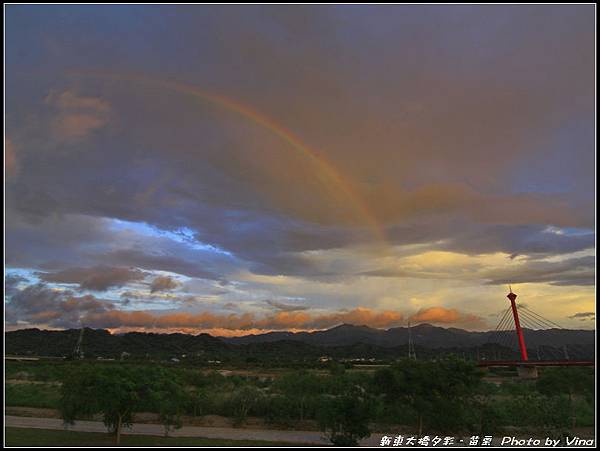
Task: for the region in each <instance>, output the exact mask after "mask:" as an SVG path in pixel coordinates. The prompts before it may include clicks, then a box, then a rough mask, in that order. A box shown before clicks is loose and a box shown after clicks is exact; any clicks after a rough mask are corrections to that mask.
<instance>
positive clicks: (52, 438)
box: [5, 427, 299, 446]
mask: <svg viewBox="0 0 600 451" xmlns="http://www.w3.org/2000/svg"><path fill="white" fill-rule="evenodd" d="M5 440H6V442H5V445H6V446H113V445H114V444H115V438H114V436H112V435H110V434H101V433H98V432H74V431H55V430H49V429H30V428H12V427H7V428H5ZM121 445H122V446H299V444H298V443H287V442H267V441H258V440H224V439H209V438H196V437H157V436H151V435H130V434H124V435H122V436H121Z"/></svg>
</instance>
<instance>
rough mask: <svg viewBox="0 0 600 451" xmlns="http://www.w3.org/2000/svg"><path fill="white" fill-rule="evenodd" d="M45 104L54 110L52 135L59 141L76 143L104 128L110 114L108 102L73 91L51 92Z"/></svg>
mask: <svg viewBox="0 0 600 451" xmlns="http://www.w3.org/2000/svg"><path fill="white" fill-rule="evenodd" d="M45 103H46V104H47V105H49V106H51V107H52V108H54V110H55V113H56V116H55V117H54V119H53V128H54V133H55V135H56V136H57V138H58V139H59V140H61V141H67V142H68V141H71V142H78V141H81V140H83V139H84V138H86V137H88V136H89V135H90V134H91V133H92V132H94V131H95V130H98V129H100V128H102V127H104V126H105V125H106V124H107V122H108V119H109V115H110V112H111V108H110V105H109V104H108V102H106V101H104V100H102V99H100V98H97V97H85V96H81V95H79V94H77V93H76V92H75V91H73V90H66V91H62V92H58V91H56V90H51V91H50V93H49V94H48V96H47V97H46V99H45Z"/></svg>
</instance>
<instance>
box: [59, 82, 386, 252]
mask: <svg viewBox="0 0 600 451" xmlns="http://www.w3.org/2000/svg"><path fill="white" fill-rule="evenodd" d="M69 75H73V76H83V77H93V78H102V79H110V80H117V81H126V82H132V83H140V84H146V85H152V86H159V87H162V88H165V89H169V90H172V91H175V92H179V93H182V94H186V95H190V96H193V97H196V98H199V99H201V100H203V101H206V102H209V103H211V104H213V105H216V106H218V107H221V108H224V109H225V110H227V111H230V112H233V113H236V114H238V115H240V116H242V117H244V118H246V119H247V120H249V121H251V122H253V123H254V124H256V125H259V126H261V127H263V128H265V129H267V130H269V131H270V132H271V133H273V134H274V135H276V136H278V137H279V138H281V140H282V141H284V142H286V143H287V144H288V145H289V148H290V149H293V150H296V151H297V152H299V153H300V154H301V155H303V156H304V157H305V158H307V159H308V160H309V161H310V163H311V164H312V165H313V166H314V167H315V168H318V170H319V171H320V172H321V175H322V176H323V178H324V179H325V180H327V181H328V182H329V183H330V184H331V185H333V186H334V187H335V190H336V191H337V192H338V193H339V194H340V195H341V196H342V197H343V198H345V199H346V200H347V201H348V202H349V204H350V205H351V206H352V209H353V210H354V214H355V215H356V216H357V219H360V223H361V224H364V225H366V226H368V227H369V228H370V229H371V230H372V233H373V236H374V237H375V238H376V240H377V241H378V242H379V243H380V244H383V243H385V241H386V239H385V233H384V231H383V229H382V227H381V226H380V224H379V222H378V221H377V219H376V218H375V216H374V215H373V213H372V212H371V211H370V209H369V208H368V207H367V205H366V204H365V202H364V200H363V199H362V198H361V197H360V196H359V195H358V194H357V193H356V192H355V191H354V189H353V188H352V186H351V185H350V183H349V182H348V181H347V180H346V178H345V177H344V176H343V175H342V174H340V172H339V171H338V170H336V168H335V166H333V165H332V164H331V163H330V162H329V161H328V160H327V159H326V158H325V157H324V156H323V155H321V154H320V153H318V152H317V151H315V150H314V149H311V148H310V147H308V146H307V145H306V144H304V143H303V142H302V141H301V140H300V138H298V137H297V136H296V135H295V134H294V133H292V132H291V131H290V130H288V129H286V128H285V127H283V126H282V125H280V124H278V123H277V122H275V121H274V120H272V119H271V118H269V117H267V116H265V115H264V114H262V113H260V112H258V111H256V110H254V109H252V108H251V107H249V106H247V105H244V104H242V103H240V102H237V101H235V100H233V99H230V98H228V97H225V96H222V95H220V94H215V93H212V92H209V91H205V90H203V89H201V88H198V87H196V86H193V85H188V84H185V83H180V82H176V81H170V80H161V79H155V78H149V77H146V76H142V75H131V74H114V73H107V72H80V71H76V72H70V73H69ZM320 180H321V181H322V180H323V179H321V178H320Z"/></svg>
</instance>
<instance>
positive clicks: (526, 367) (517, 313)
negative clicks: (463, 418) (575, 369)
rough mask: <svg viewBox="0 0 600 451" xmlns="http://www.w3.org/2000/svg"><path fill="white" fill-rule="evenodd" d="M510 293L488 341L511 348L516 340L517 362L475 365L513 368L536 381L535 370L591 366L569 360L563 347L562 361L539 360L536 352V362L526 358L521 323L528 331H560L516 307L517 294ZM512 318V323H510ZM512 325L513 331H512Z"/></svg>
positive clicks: (554, 324)
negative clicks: (539, 368)
mask: <svg viewBox="0 0 600 451" xmlns="http://www.w3.org/2000/svg"><path fill="white" fill-rule="evenodd" d="M509 291H510V293H508V295H507V296H506V297H507V298H508V299H509V300H510V305H509V307H508V308H507V309H506V310H505V311H504V313H503V314H502V315H501V317H500V322H499V323H498V325H497V326H496V329H495V331H494V333H493V334H492V335H491V336H490V338H489V340H488V342H496V343H499V344H500V345H502V346H506V347H511V344H512V342H514V341H515V340H516V342H517V344H518V349H519V354H520V357H521V358H520V359H518V360H487V359H479V360H478V362H477V365H478V366H479V367H483V368H490V367H515V368H517V371H518V374H519V376H521V377H524V378H536V377H537V368H538V367H570V366H594V365H595V362H594V361H593V360H580V359H576V360H571V359H569V355H568V352H567V348H566V346H565V348H564V359H556V358H553V359H550V360H543V359H540V355H539V350H538V355H537V359H536V360H532V359H530V358H529V354H528V352H527V346H526V344H525V336H524V335H523V328H522V327H521V324H523V325H524V326H525V327H527V328H530V329H538V330H539V329H563V330H564V328H563V327H561V326H559V325H558V324H556V323H555V322H553V321H550V320H549V319H546V318H544V317H543V316H542V315H540V314H538V313H535V312H534V311H532V310H531V309H529V308H527V307H526V306H524V305H517V302H516V300H517V295H516V294H515V293H513V291H512V288H510V287H509ZM511 318H512V321H511ZM513 325H514V328H513Z"/></svg>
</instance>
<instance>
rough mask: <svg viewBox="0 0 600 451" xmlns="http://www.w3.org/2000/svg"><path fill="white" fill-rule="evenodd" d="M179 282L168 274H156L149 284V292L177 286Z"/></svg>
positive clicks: (166, 289) (171, 288) (167, 289)
mask: <svg viewBox="0 0 600 451" xmlns="http://www.w3.org/2000/svg"><path fill="white" fill-rule="evenodd" d="M178 286H179V282H178V281H177V280H175V279H173V278H172V277H170V276H158V277H155V278H154V280H153V281H152V283H151V284H150V293H156V292H158V291H169V290H173V289H175V288H177V287H178Z"/></svg>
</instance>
